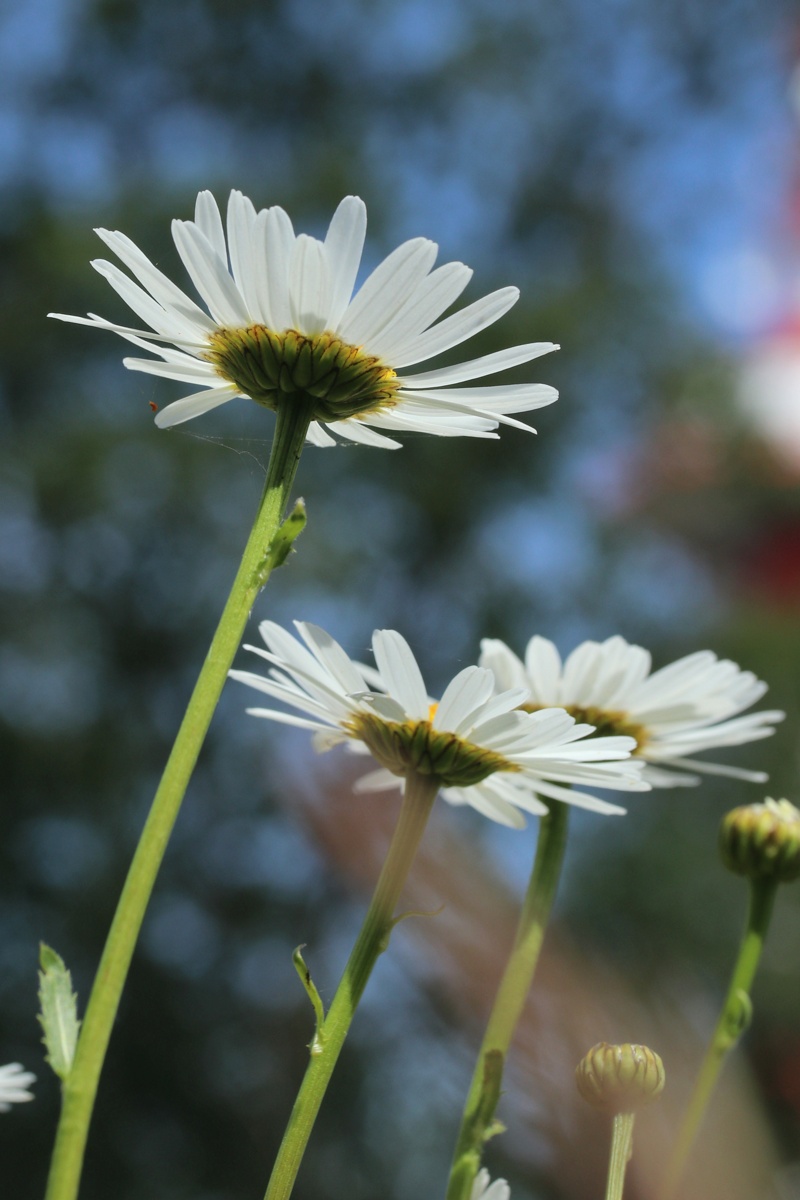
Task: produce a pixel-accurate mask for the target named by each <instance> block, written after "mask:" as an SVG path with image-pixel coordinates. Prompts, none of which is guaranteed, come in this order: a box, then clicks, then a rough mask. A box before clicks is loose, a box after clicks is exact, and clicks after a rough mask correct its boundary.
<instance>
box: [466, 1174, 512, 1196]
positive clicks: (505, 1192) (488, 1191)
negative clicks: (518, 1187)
mask: <svg viewBox="0 0 800 1200" xmlns="http://www.w3.org/2000/svg"><path fill="white" fill-rule="evenodd" d="M510 1195H511V1188H510V1187H509V1186H508V1184H507V1183H506V1181H505V1179H495V1181H494V1183H490V1182H489V1172H488V1171H487V1170H486V1167H481V1169H480V1171H478V1174H477V1175H476V1176H475V1182H474V1183H473V1185H472V1191H471V1192H470V1195H469V1200H508V1198H509V1196H510Z"/></svg>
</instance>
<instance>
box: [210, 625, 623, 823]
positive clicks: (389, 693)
mask: <svg viewBox="0 0 800 1200" xmlns="http://www.w3.org/2000/svg"><path fill="white" fill-rule="evenodd" d="M297 630H298V633H299V635H300V640H298V639H297V638H294V637H292V635H291V634H289V633H287V632H286V631H285V630H284V629H282V628H281V627H280V626H278V625H275V624H274V623H273V622H270V621H265V622H263V623H262V625H261V626H260V632H261V636H262V638H263V639H264V642H265V644H266V649H262V648H261V647H256V646H248V647H246V649H248V650H250V651H251V652H253V653H256V654H258V655H260V656H261V657H262V658H264V659H266V660H267V662H268V663H269V664H270V671H269V674H268V675H267V676H262V675H257V674H254V673H252V672H249V671H232V672H231V675H232V677H233V678H235V679H238V680H239V681H240V682H242V683H245V684H247V685H248V686H250V687H253V688H255V689H257V690H258V691H261V692H264V693H266V694H267V695H269V696H272V697H274V698H276V699H279V700H281V701H283V702H284V703H285V704H287V705H289V707H290V708H293V709H296V710H299V711H300V713H301V714H303V715H295V713H290V712H289V713H287V712H284V711H281V710H274V709H262V708H256V709H249V710H248V711H249V712H250V713H251V714H252V715H254V716H260V717H265V718H267V719H269V720H273V721H279V722H283V723H285V724H290V725H297V726H300V727H301V728H305V729H309V730H311V731H312V732H313V733H314V741H315V745H316V747H317V749H319V750H326V749H328V748H330V747H331V746H333V745H336V744H337V743H346V744H347V745H348V746H349V748H350V749H351V750H352V751H353V752H355V753H357V754H370V755H371V756H372V757H373V758H374V759H375V760H376V762H377V763H378V770H376V771H373V772H371V773H370V774H368V775H366V776H364V777H363V778H362V779H361V780H360V781H359V785H358V786H359V790H367V789H369V790H383V789H386V788H396V787H398V786H402V782H403V779H404V778H405V777H407V776H408V775H409V774H410V773H411V772H415V773H417V774H421V775H427V776H430V777H433V778H434V779H435V780H436V782H437V784H438V785H439V787H440V788H441V789H442V795H443V796H444V798H445V799H446V800H448V801H449V802H450V803H452V804H469V805H471V806H472V807H473V808H475V809H477V810H478V811H480V812H482V813H484V814H485V815H486V816H488V817H491V818H492V819H493V820H495V821H500V822H501V823H503V824H507V825H513V826H516V827H519V826H521V825H522V824H524V819H523V817H522V815H521V813H522V811H527V812H531V813H538V814H541V813H543V812H546V811H547V806H546V804H545V803H543V802H542V799H541V797H546V798H553V799H559V800H566V801H567V802H568V803H573V804H576V805H579V806H582V807H585V808H591V809H594V810H595V811H598V812H604V813H618V812H621V811H623V810H622V809H620V808H619V807H618V806H616V805H613V804H609V803H608V802H606V801H603V800H600V799H599V798H598V797H596V796H593V795H590V794H588V793H584V792H582V791H580V790H579V787H580V785H589V786H594V787H601V788H612V789H618V790H624V791H631V790H646V789H647V785H646V784H643V783H642V782H641V779H640V771H641V764H637V763H634V762H633V761H632V760H631V759H630V751H631V750H632V749H633V748H634V745H635V743H634V742H633V740H632V739H631V738H627V737H610V738H591V737H589V735H590V734H592V733H593V732H594V729H593V727H592V726H590V725H581V724H577V723H576V722H575V720H574V719H573V718H572V717H571V716H569V714H568V713H566V712H564V711H563V710H562V709H549V710H547V711H541V712H537V713H525V712H523V711H521V710H520V707H519V706H520V704H521V703H522V702H524V700H525V699H526V698H527V695H528V691H527V689H520V688H515V689H511V690H509V691H505V692H500V693H498V692H497V689H496V686H495V679H494V675H493V674H492V672H491V671H489V670H486V669H483V668H480V667H477V666H473V667H466V668H465V669H464V670H462V671H460V672H459V674H458V675H456V677H455V678H454V679H453V680H452V681H451V682H450V684H449V685H448V686H447V688H446V689H445V692H444V694H443V696H442V698H441V700H440V701H438V702H435V701H432V700H431V698H430V696H429V695H428V693H427V689H426V687H425V684H424V681H423V678H422V673H421V671H420V668H419V665H418V664H417V661H416V659H415V657H414V655H413V654H412V652H411V649H410V648H409V646H408V644H407V642H406V641H405V639H404V638H402V637H401V636H400V634H398V633H395V632H394V631H393V630H378V631H376V633H375V634H374V635H373V639H372V647H373V653H374V655H375V661H376V664H377V670H376V669H375V668H371V667H365V666H363V665H362V664H360V663H357V662H353V661H352V660H351V659H350V658H349V657H348V656H347V654H346V653H345V652H344V650H343V649H342V647H341V646H339V644H338V643H337V642H335V641H334V640H333V638H331V637H330V635H329V634H327V633H325V631H324V630H322V629H320V628H318V627H317V626H314V625H308V624H304V623H301V622H298V623H297Z"/></svg>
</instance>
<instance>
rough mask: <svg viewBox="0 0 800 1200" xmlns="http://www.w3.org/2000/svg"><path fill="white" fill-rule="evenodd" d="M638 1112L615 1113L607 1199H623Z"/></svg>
mask: <svg viewBox="0 0 800 1200" xmlns="http://www.w3.org/2000/svg"><path fill="white" fill-rule="evenodd" d="M635 1116H636V1114H635V1113H632V1112H629V1113H615V1114H614V1125H613V1128H612V1132H611V1156H610V1158H609V1162H608V1183H607V1184H606V1200H622V1191H623V1188H624V1187H625V1172H626V1170H627V1168H628V1163H629V1162H630V1159H631V1155H632V1153H633V1122H634V1119H635Z"/></svg>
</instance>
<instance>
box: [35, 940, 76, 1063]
mask: <svg viewBox="0 0 800 1200" xmlns="http://www.w3.org/2000/svg"><path fill="white" fill-rule="evenodd" d="M39 963H40V966H41V968H42V969H41V971H40V972H39V1004H40V1006H41V1011H40V1013H39V1024H40V1025H41V1027H42V1029H43V1030H44V1037H43V1038H42V1041H43V1042H44V1044H45V1048H46V1050H47V1054H46V1055H45V1061H46V1062H47V1063H49V1064H50V1066H51V1067H52V1068H53V1070H54V1071H55V1073H56V1075H57V1076H58V1077H59V1079H62V1080H64V1079H66V1078H67V1076H68V1075H69V1073H70V1069H71V1068H72V1060H73V1059H74V1057H75V1046H76V1044H77V1041H78V1030H79V1028H80V1021H79V1020H78V997H77V996H76V995H75V993H74V992H73V990H72V976H71V975H70V973H69V971H68V970H67V968H66V966H65V965H64V960H63V958H61V957H60V955H58V954H56V952H55V950H51V949H50V947H49V946H46V945H45V944H44V942H42V943H41V945H40V947H39Z"/></svg>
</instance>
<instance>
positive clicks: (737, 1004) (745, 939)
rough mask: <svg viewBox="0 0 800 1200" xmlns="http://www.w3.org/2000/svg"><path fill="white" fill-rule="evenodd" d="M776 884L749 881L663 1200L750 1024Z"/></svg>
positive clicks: (678, 1177)
mask: <svg viewBox="0 0 800 1200" xmlns="http://www.w3.org/2000/svg"><path fill="white" fill-rule="evenodd" d="M777 888H778V881H777V880H775V879H760V880H753V881H751V882H750V902H749V905H748V911H747V920H746V922H745V928H744V934H743V935H742V941H741V945H740V947H739V955H738V958H737V959H736V965H735V966H734V969H733V974H732V976H731V981H730V985H729V987H728V994H727V995H726V997H725V1002H724V1004H723V1006H722V1011H721V1012H720V1016H719V1020H718V1021H717V1025H716V1028H715V1030H714V1033H713V1035H712V1037H711V1041H710V1042H709V1045H708V1049H707V1050H706V1053H705V1057H704V1058H703V1062H702V1065H701V1067H700V1071H699V1074H698V1076H697V1080H696V1082H695V1085H694V1090H693V1092H692V1096H691V1099H690V1100H689V1104H688V1107H687V1109H686V1112H685V1114H684V1118H683V1121H682V1122H681V1127H680V1130H679V1132H678V1139H677V1141H676V1143H675V1149H674V1150H673V1153H672V1157H671V1159H670V1161H669V1166H668V1168H667V1172H666V1175H665V1177H664V1186H663V1188H662V1191H661V1200H670V1198H671V1197H672V1196H674V1195H675V1193H676V1191H677V1189H678V1185H679V1184H680V1181H681V1177H682V1176H683V1172H684V1169H685V1167H686V1162H687V1160H688V1158H689V1153H690V1151H691V1149H692V1145H693V1143H694V1140H695V1138H696V1137H697V1133H698V1130H699V1128H700V1125H701V1123H702V1121H703V1117H704V1116H705V1112H706V1109H707V1108H708V1103H709V1100H710V1099H711V1093H712V1092H713V1090H714V1087H715V1085H716V1082H717V1078H718V1076H719V1073H720V1071H721V1070H722V1065H723V1062H724V1061H725V1058H726V1056H727V1055H728V1053H729V1052H730V1051H731V1050H732V1049H733V1048H734V1046H735V1045H736V1043H737V1042H738V1040H739V1038H740V1037H741V1035H742V1033H743V1032H744V1031H745V1029H746V1028H747V1026H748V1024H749V1022H750V1014H751V1010H752V1005H751V1003H750V989H751V987H752V985H753V979H754V978H755V973H756V969H757V967H758V963H759V959H760V958H761V951H762V949H763V947H764V941H765V939H766V936H767V930H768V928H769V922H770V917H771V916H772V908H773V904H774V901H775V893H776V891H777Z"/></svg>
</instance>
